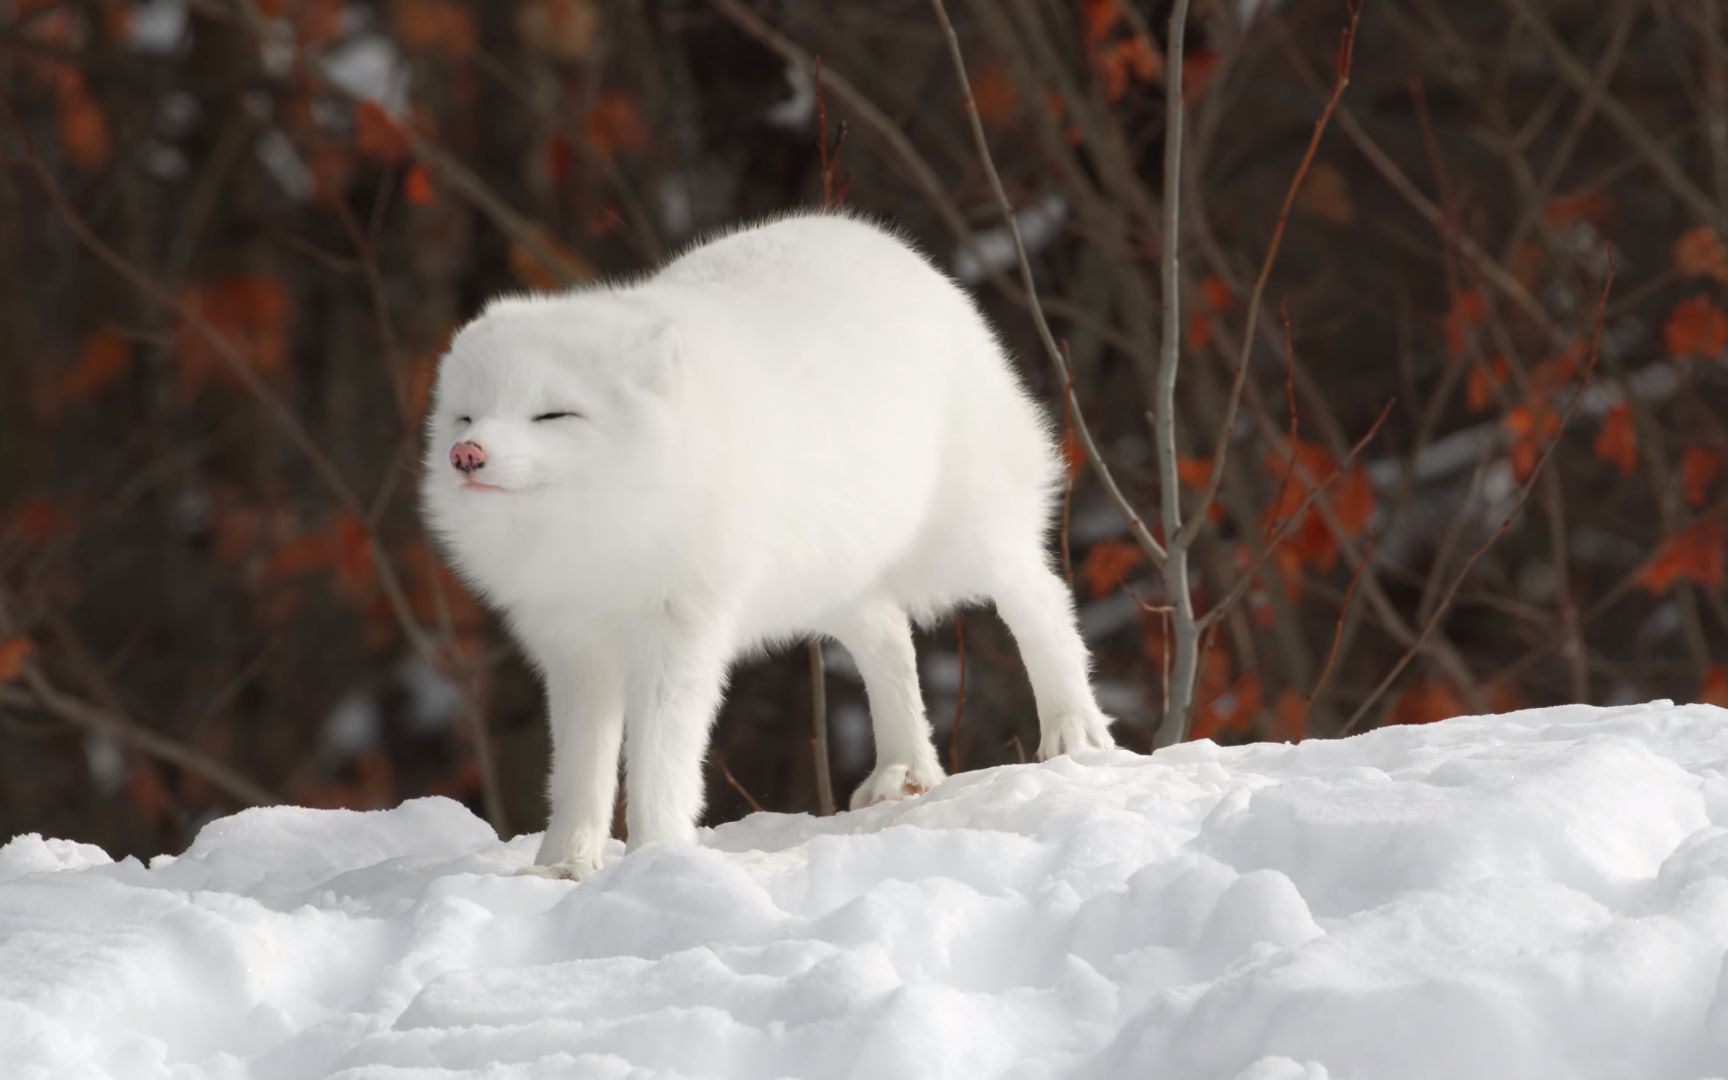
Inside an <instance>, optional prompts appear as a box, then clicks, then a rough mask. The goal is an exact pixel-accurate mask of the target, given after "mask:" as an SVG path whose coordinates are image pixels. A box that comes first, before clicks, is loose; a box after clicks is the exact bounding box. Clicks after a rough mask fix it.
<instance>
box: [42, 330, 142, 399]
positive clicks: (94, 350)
mask: <svg viewBox="0 0 1728 1080" xmlns="http://www.w3.org/2000/svg"><path fill="white" fill-rule="evenodd" d="M131 370H132V345H131V343H130V342H128V341H127V340H126V339H125V338H123V337H121V336H120V335H119V334H118V333H116V332H115V331H114V330H113V329H111V328H105V329H102V330H98V331H96V332H95V333H94V334H91V335H90V336H89V337H88V338H85V339H84V346H83V348H81V349H80V350H79V351H78V359H77V360H75V361H73V363H72V366H71V367H68V368H66V369H65V370H64V371H59V372H55V373H54V374H52V375H50V376H49V377H48V378H46V379H44V380H43V381H42V382H41V384H40V385H38V386H37V388H36V395H35V404H36V411H37V412H38V413H39V414H40V415H42V416H43V417H45V418H48V419H52V418H53V417H55V416H58V415H59V414H60V411H61V410H62V409H63V408H64V407H65V406H66V405H68V404H70V403H72V402H77V401H86V400H88V399H90V398H93V397H95V396H96V395H97V394H100V393H101V392H102V391H104V390H106V389H108V388H109V387H110V386H113V385H114V384H115V383H117V382H119V381H120V380H121V379H123V378H125V377H126V374H127V373H128V372H130V371H131Z"/></svg>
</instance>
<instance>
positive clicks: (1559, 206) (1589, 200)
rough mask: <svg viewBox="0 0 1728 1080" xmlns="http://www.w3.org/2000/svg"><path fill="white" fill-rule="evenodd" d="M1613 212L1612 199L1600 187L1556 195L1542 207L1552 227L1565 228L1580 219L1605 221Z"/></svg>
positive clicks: (1600, 222)
mask: <svg viewBox="0 0 1728 1080" xmlns="http://www.w3.org/2000/svg"><path fill="white" fill-rule="evenodd" d="M1613 212H1614V199H1613V197H1612V196H1611V195H1609V194H1608V193H1607V192H1606V191H1603V190H1602V189H1601V188H1584V189H1583V190H1581V191H1569V192H1567V193H1566V194H1564V195H1556V196H1555V197H1554V198H1552V199H1550V200H1549V201H1548V205H1547V206H1545V207H1543V210H1542V214H1543V216H1544V217H1546V218H1547V219H1548V225H1549V227H1550V228H1553V229H1557V230H1558V229H1565V228H1566V227H1568V226H1570V225H1576V224H1577V223H1578V222H1580V221H1588V222H1591V223H1593V224H1596V225H1601V224H1603V223H1604V222H1606V221H1607V220H1608V218H1609V216H1610V215H1612V214H1613Z"/></svg>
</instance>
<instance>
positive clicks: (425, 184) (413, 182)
mask: <svg viewBox="0 0 1728 1080" xmlns="http://www.w3.org/2000/svg"><path fill="white" fill-rule="evenodd" d="M402 197H403V198H404V199H406V200H407V201H408V205H409V206H430V205H432V203H433V202H435V201H436V200H437V198H438V196H437V193H436V192H434V191H433V189H432V174H431V173H429V172H427V171H426V166H425V165H422V164H420V163H418V162H416V163H415V165H414V167H413V168H411V169H409V170H408V175H407V176H404V177H403V178H402Z"/></svg>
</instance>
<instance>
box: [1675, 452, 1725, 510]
mask: <svg viewBox="0 0 1728 1080" xmlns="http://www.w3.org/2000/svg"><path fill="white" fill-rule="evenodd" d="M1721 471H1722V455H1721V454H1718V453H1717V452H1716V451H1714V450H1708V449H1706V448H1704V447H1702V446H1688V447H1687V448H1686V449H1685V450H1684V451H1683V452H1682V453H1681V454H1680V485H1681V488H1682V489H1683V490H1684V491H1685V493H1686V505H1687V506H1694V507H1696V506H1703V505H1704V504H1705V503H1706V502H1708V501H1709V499H1710V483H1711V481H1713V480H1715V479H1716V474H1717V473H1719V472H1721Z"/></svg>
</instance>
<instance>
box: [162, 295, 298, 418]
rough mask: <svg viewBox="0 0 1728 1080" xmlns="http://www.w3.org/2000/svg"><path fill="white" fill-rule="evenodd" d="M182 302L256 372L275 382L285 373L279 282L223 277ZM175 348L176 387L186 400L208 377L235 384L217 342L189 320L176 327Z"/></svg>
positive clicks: (283, 299)
mask: <svg viewBox="0 0 1728 1080" xmlns="http://www.w3.org/2000/svg"><path fill="white" fill-rule="evenodd" d="M184 302H185V306H186V309H187V311H188V312H190V313H195V314H197V315H198V316H199V317H200V318H202V319H203V321H204V322H205V323H206V324H208V326H209V327H210V329H211V330H212V331H214V333H215V334H216V335H218V336H219V337H221V338H222V339H224V340H225V341H226V342H227V343H228V344H229V345H231V346H233V347H234V348H235V349H236V350H237V351H238V352H239V353H240V356H241V358H242V359H243V360H244V361H245V362H246V363H247V364H249V365H250V366H251V367H252V368H253V370H255V371H257V372H258V374H260V375H262V376H264V377H265V378H277V377H280V376H282V375H285V374H286V373H287V370H288V315H289V302H288V292H287V290H286V289H284V288H283V287H282V283H281V282H279V281H277V280H276V279H275V278H272V277H265V276H263V275H239V276H236V277H231V278H222V279H220V280H217V281H211V282H206V283H205V284H203V285H199V286H196V287H194V288H193V289H192V290H191V291H190V292H188V293H187V294H186V297H185V301H184ZM177 346H178V348H177V350H176V351H177V353H178V357H179V360H180V387H181V390H182V391H183V392H184V393H185V394H186V396H187V397H194V396H196V395H197V394H198V393H199V391H201V390H202V389H203V388H204V387H205V386H206V385H207V384H208V383H209V382H210V381H211V379H213V378H220V379H222V380H224V381H227V382H231V383H232V382H237V381H238V380H237V378H236V376H235V375H234V374H233V372H232V370H231V368H230V366H229V364H228V362H227V360H226V359H225V358H224V356H223V355H222V352H221V351H220V350H219V348H218V346H217V344H216V343H215V342H213V341H211V340H210V338H209V336H207V335H206V334H204V333H202V332H200V331H199V329H198V328H196V327H195V326H193V325H192V323H191V321H190V320H187V321H186V322H184V323H183V324H182V325H181V327H180V331H179V333H178V335H177Z"/></svg>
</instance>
